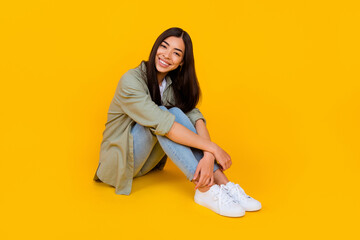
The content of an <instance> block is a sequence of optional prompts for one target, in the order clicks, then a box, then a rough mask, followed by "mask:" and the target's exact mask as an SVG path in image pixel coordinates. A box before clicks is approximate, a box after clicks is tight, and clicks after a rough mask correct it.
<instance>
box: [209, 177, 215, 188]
mask: <svg viewBox="0 0 360 240" xmlns="http://www.w3.org/2000/svg"><path fill="white" fill-rule="evenodd" d="M213 184H214V175H213V176H212V177H211V178H210V183H209V185H208V186H209V187H210V186H212V185H213Z"/></svg>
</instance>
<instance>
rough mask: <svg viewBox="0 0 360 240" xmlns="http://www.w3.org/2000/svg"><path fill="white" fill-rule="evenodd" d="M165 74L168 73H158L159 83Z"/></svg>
mask: <svg viewBox="0 0 360 240" xmlns="http://www.w3.org/2000/svg"><path fill="white" fill-rule="evenodd" d="M165 76H166V73H162V72H158V73H157V79H158V83H159V85H160V84H161V82H162V80H163V79H164V77H165Z"/></svg>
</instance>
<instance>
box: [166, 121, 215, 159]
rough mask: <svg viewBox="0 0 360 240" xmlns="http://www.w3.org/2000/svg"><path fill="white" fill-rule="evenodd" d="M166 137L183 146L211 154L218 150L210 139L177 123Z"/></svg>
mask: <svg viewBox="0 0 360 240" xmlns="http://www.w3.org/2000/svg"><path fill="white" fill-rule="evenodd" d="M197 122H198V121H197ZM165 136H166V137H167V138H169V139H171V140H172V141H174V142H177V143H180V144H182V145H186V146H189V147H193V148H198V149H201V150H203V151H208V152H211V153H212V152H214V151H215V148H216V144H215V143H213V142H211V141H210V137H209V138H205V137H202V136H200V135H198V134H196V133H194V132H192V131H191V130H189V129H187V128H186V127H184V126H183V125H181V124H180V123H177V122H174V124H173V125H172V127H171V129H170V131H169V132H168V133H167V134H166V135H165Z"/></svg>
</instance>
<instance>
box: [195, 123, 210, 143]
mask: <svg viewBox="0 0 360 240" xmlns="http://www.w3.org/2000/svg"><path fill="white" fill-rule="evenodd" d="M195 128H196V131H197V133H198V134H199V136H200V137H203V138H205V139H208V140H211V139H210V134H209V132H208V130H207V128H206V125H205V123H204V120H202V119H199V120H197V121H196V123H195Z"/></svg>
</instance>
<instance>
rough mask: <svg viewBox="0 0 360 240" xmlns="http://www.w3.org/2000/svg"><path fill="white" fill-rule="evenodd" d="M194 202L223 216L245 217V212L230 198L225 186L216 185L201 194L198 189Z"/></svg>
mask: <svg viewBox="0 0 360 240" xmlns="http://www.w3.org/2000/svg"><path fill="white" fill-rule="evenodd" d="M194 200H195V202H196V203H197V204H199V205H201V206H204V207H207V208H209V209H211V210H213V211H214V212H216V213H217V214H220V215H222V216H226V217H242V216H244V215H245V210H244V209H243V208H242V207H241V205H240V204H239V203H238V202H236V201H234V199H232V198H231V197H230V195H229V194H228V192H227V190H226V189H225V186H224V185H221V186H219V185H217V184H214V185H212V186H211V187H210V189H209V190H208V191H206V192H200V191H199V189H196V191H195V196H194Z"/></svg>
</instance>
